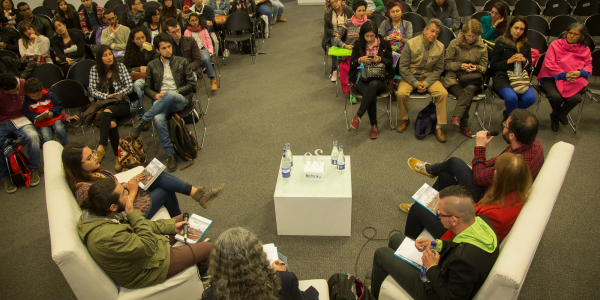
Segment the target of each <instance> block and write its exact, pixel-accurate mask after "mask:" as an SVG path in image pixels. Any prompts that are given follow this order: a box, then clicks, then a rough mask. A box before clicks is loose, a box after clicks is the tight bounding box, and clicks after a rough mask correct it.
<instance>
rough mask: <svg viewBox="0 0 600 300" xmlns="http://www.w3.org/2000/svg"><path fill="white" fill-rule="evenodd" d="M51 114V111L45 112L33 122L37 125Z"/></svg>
mask: <svg viewBox="0 0 600 300" xmlns="http://www.w3.org/2000/svg"><path fill="white" fill-rule="evenodd" d="M49 113H50V111H49V110H47V111H45V112H43V113H41V114H39V115H37V116H36V117H35V119H34V120H33V124H37V123H38V122H39V121H41V120H43V119H45V118H46V117H47V116H48V114H49Z"/></svg>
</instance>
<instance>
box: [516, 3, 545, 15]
mask: <svg viewBox="0 0 600 300" xmlns="http://www.w3.org/2000/svg"><path fill="white" fill-rule="evenodd" d="M541 12H542V9H541V8H540V5H539V4H537V2H535V1H533V0H519V2H517V3H516V4H515V9H514V10H513V12H512V15H513V16H529V15H539V14H540V13H541Z"/></svg>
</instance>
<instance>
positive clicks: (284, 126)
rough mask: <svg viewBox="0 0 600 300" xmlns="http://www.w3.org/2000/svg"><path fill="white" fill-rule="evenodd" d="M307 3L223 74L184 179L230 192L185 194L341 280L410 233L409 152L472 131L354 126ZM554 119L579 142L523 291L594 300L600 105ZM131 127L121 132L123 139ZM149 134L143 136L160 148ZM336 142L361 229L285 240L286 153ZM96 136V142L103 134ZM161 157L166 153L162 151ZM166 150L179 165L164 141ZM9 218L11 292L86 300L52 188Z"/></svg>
mask: <svg viewBox="0 0 600 300" xmlns="http://www.w3.org/2000/svg"><path fill="white" fill-rule="evenodd" d="M294 4H295V3H288V4H286V12H285V14H284V17H285V18H287V19H288V22H287V23H278V24H277V25H275V26H274V28H273V30H272V38H271V39H269V40H267V42H266V43H265V44H264V47H263V49H262V50H261V52H263V53H266V54H264V55H260V56H259V57H258V60H257V62H256V64H252V62H251V59H250V56H248V55H243V56H242V55H237V54H232V55H231V57H230V58H229V61H228V63H227V65H226V66H224V67H223V68H222V75H223V77H222V79H221V89H220V90H218V91H217V92H216V93H213V94H212V95H211V101H210V106H209V109H208V115H207V116H206V123H207V126H208V128H207V136H206V143H205V146H204V149H202V150H201V151H200V152H199V157H198V158H197V159H196V163H195V164H194V165H193V166H192V167H190V168H189V169H187V170H185V171H177V172H175V173H174V174H175V175H176V176H179V177H180V178H181V179H183V180H186V181H188V182H190V183H192V184H195V185H200V186H207V187H215V186H217V185H218V184H219V183H221V182H224V183H225V191H224V192H223V194H222V195H221V196H220V197H219V198H218V199H217V200H215V201H214V202H213V204H212V205H211V206H210V207H209V208H208V209H207V210H204V209H202V208H201V207H199V206H198V205H197V204H195V203H194V202H193V201H192V200H191V198H189V197H186V196H181V195H180V196H179V201H180V205H181V208H182V210H183V211H188V212H190V213H197V214H200V215H202V216H205V217H207V218H209V219H212V220H214V224H213V226H211V228H210V230H209V231H208V232H207V233H206V235H207V236H208V237H210V238H211V239H212V240H215V239H216V238H217V237H218V235H219V234H220V233H221V232H223V231H224V230H226V229H227V228H230V227H232V226H244V227H247V228H249V229H251V230H252V231H254V232H255V233H256V234H257V235H258V236H259V237H260V238H261V240H262V241H263V242H264V243H275V245H276V246H277V247H278V249H279V251H280V252H282V253H284V254H285V255H287V257H288V258H289V263H290V268H291V270H292V271H293V272H295V273H296V275H297V276H298V277H299V278H300V279H312V278H324V279H327V278H328V277H329V276H330V275H332V274H334V273H337V272H349V273H354V272H355V261H356V258H357V254H358V252H359V250H360V249H361V247H362V246H363V244H364V243H365V242H366V241H367V239H366V238H364V237H363V235H362V232H363V228H365V227H368V226H371V227H374V228H376V230H377V238H386V237H387V236H388V233H389V232H390V231H391V230H394V229H397V230H402V231H403V230H404V224H405V220H406V215H405V214H404V213H402V212H400V211H399V210H398V204H400V203H402V202H410V196H411V195H412V194H413V193H414V192H415V191H416V190H417V189H418V188H419V187H420V186H421V185H422V184H423V183H424V182H428V183H430V184H431V183H433V181H432V180H431V179H429V178H426V177H424V176H421V175H418V174H416V173H414V172H412V171H410V170H409V169H408V167H407V164H406V160H407V159H408V158H409V157H411V156H414V157H417V158H420V159H423V160H426V161H429V162H438V161H441V160H443V159H444V158H445V157H446V156H447V155H448V154H449V153H450V152H451V151H452V150H453V149H454V148H456V147H457V146H458V145H459V144H460V143H461V142H462V141H463V140H464V139H465V138H464V137H463V136H462V135H461V134H460V132H459V130H458V128H456V127H453V126H446V127H445V132H446V135H447V138H448V142H447V143H445V144H440V143H439V142H437V141H436V139H435V137H434V136H430V137H428V138H426V139H425V140H423V141H418V140H417V139H416V138H415V137H414V129H413V128H414V127H412V126H411V127H410V129H409V130H407V132H406V133H403V134H400V133H396V131H390V130H389V129H388V128H389V127H387V124H386V123H387V121H388V120H387V117H386V116H385V115H384V114H383V113H381V112H380V115H379V124H380V127H381V129H380V136H379V138H378V139H377V140H370V139H369V138H368V134H369V128H368V127H369V126H368V122H367V119H368V117H366V116H365V119H364V121H365V122H363V125H362V126H361V127H360V129H359V130H358V131H347V130H346V125H345V123H344V115H343V107H344V100H343V98H342V97H337V98H336V97H335V95H334V90H335V86H334V84H333V83H331V82H330V81H329V80H328V79H327V76H326V75H324V74H323V50H322V48H321V37H322V34H323V7H322V6H318V7H317V6H295V5H294ZM203 100H204V102H205V103H206V101H205V100H206V99H204V98H203ZM394 104H395V103H394ZM426 104H427V103H426V101H410V103H409V115H410V117H411V118H413V119H414V118H416V115H417V113H418V111H419V110H420V109H422V108H423V107H425V105H426ZM454 105H455V101H453V100H449V103H448V111H449V112H450V113H449V115H450V114H451V112H452V110H453V109H454ZM381 107H382V108H383V102H382V103H381ZM502 107H503V103H500V102H499V101H496V103H495V105H494V109H495V114H494V122H493V123H494V125H493V126H494V127H495V129H499V128H500V125H499V123H500V118H501V114H500V112H501V110H502V109H503V108H502ZM394 109H396V107H395V108H394ZM488 109H489V107H488ZM473 110H474V107H473V109H472V111H471V113H473ZM549 113H550V107H549V105H548V102H547V100H545V99H544V100H543V102H542V105H541V107H540V113H539V119H540V133H539V139H540V140H541V142H542V144H543V145H544V148H545V152H546V153H547V152H548V151H549V150H550V147H551V146H552V145H553V144H554V143H556V142H558V141H565V142H568V143H572V144H574V145H575V149H576V150H575V155H574V157H573V161H572V163H571V168H570V170H569V172H568V174H567V177H566V180H565V183H564V185H563V188H562V190H561V193H560V196H559V198H558V200H557V203H556V206H555V209H554V214H553V216H552V218H551V219H550V221H549V223H548V226H547V228H546V232H545V234H544V236H543V238H542V240H541V243H540V245H539V248H538V252H537V254H536V256H535V259H534V261H533V263H532V265H531V268H530V269H529V273H528V276H527V278H526V281H525V284H524V286H523V289H522V291H521V294H520V299H594V298H596V297H597V292H596V291H595V289H594V288H593V286H596V285H597V280H598V277H599V276H600V272H599V271H598V267H597V265H598V263H599V262H600V261H599V260H598V258H597V255H595V254H594V253H595V252H596V251H594V249H593V246H594V243H593V242H591V238H592V237H594V236H598V235H599V234H600V232H599V230H598V228H599V227H598V226H596V222H597V221H598V200H599V197H598V185H597V178H596V176H597V175H598V172H597V171H593V170H598V169H600V162H599V161H598V159H596V157H597V150H598V149H599V147H598V146H599V142H598V131H597V130H598V128H597V125H598V124H599V122H600V105H598V104H596V103H592V102H590V101H589V100H588V101H587V102H586V103H585V107H584V113H583V118H582V121H581V123H580V129H579V131H578V133H577V134H573V132H572V131H571V130H570V129H568V128H567V127H565V126H562V125H561V128H560V131H559V132H552V131H551V130H550V120H549ZM470 126H471V128H472V129H473V130H474V131H477V130H479V129H480V127H479V125H478V124H477V122H476V120H475V118H471V120H470ZM130 128H131V127H125V128H121V135H122V136H124V135H125V134H126V133H127V131H128V130H130ZM149 135H150V133H149V132H146V133H144V134H143V137H144V138H145V140H146V141H148V142H149V139H150V136H149ZM69 139H70V140H71V141H84V139H83V137H82V135H81V133H78V134H77V135H75V136H73V135H69ZM333 140H337V141H338V142H339V143H340V144H342V145H344V148H345V153H346V154H347V155H350V156H351V157H352V170H353V172H352V177H353V179H352V184H353V209H352V212H353V215H352V236H351V237H307V236H278V235H277V231H276V223H275V212H274V206H273V192H274V188H275V181H276V176H278V166H279V160H280V156H281V149H282V147H283V146H284V144H285V143H286V142H289V143H291V146H292V149H293V152H294V153H295V154H296V155H300V154H303V153H304V152H308V151H311V152H313V151H314V150H315V149H318V148H320V149H323V150H324V152H325V153H327V154H328V153H329V151H331V150H330V149H331V143H332V141H333ZM88 141H89V144H94V145H95V143H96V142H95V141H93V142H92V141H91V138H90V136H88ZM148 144H149V143H147V144H146V146H147V147H148V146H149V145H148ZM474 145H475V141H474V140H469V141H466V142H465V143H464V144H463V145H462V146H460V147H459V148H458V149H457V150H456V151H455V152H454V154H453V156H457V157H460V158H462V159H464V160H465V161H468V162H470V160H471V159H472V155H473V147H474ZM505 147H506V144H505V142H504V141H503V140H502V139H501V138H496V139H494V141H492V143H491V144H490V146H489V149H488V156H489V157H491V156H493V155H497V154H498V153H500V152H501V151H502V150H503V149H504V148H505ZM147 153H148V154H149V156H150V157H153V156H155V148H154V147H153V148H152V149H150V150H149V151H147ZM156 157H158V158H159V159H161V160H163V161H165V160H166V155H165V153H164V151H163V150H162V149H161V150H160V151H158V154H157V155H156ZM113 161H114V157H113V156H112V154H107V156H106V157H105V161H103V162H102V166H103V167H105V168H107V169H109V170H114V169H113ZM590 170H592V171H590ZM0 219H1V220H2V221H3V223H4V224H5V225H4V226H2V228H1V229H0V243H1V245H2V247H0V262H1V265H2V272H0V282H1V283H2V284H1V285H0V294H1V295H2V298H4V299H73V298H75V297H74V295H73V293H72V292H71V289H70V288H69V286H68V284H67V282H66V281H65V279H64V277H63V276H62V274H61V272H60V270H59V268H58V267H57V266H56V264H55V263H54V262H53V261H52V259H51V256H50V239H49V233H48V221H47V214H46V204H45V196H44V184H43V183H42V184H40V185H39V186H37V187H33V188H19V190H18V191H17V192H16V193H15V194H12V195H8V194H6V193H5V192H4V191H0ZM574 232H580V233H575V234H574ZM371 234H372V233H371ZM386 245H387V243H386V242H385V241H383V240H379V241H373V242H370V243H369V244H368V245H367V246H366V247H365V248H364V250H363V252H362V255H361V256H360V260H359V262H358V266H357V267H358V274H357V275H358V276H359V277H364V276H365V275H366V274H368V273H370V270H371V263H372V257H373V252H374V251H375V250H376V249H377V248H378V247H382V246H386Z"/></svg>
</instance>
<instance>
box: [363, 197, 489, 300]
mask: <svg viewBox="0 0 600 300" xmlns="http://www.w3.org/2000/svg"><path fill="white" fill-rule="evenodd" d="M439 196H440V202H439V210H438V213H437V215H438V217H439V218H440V220H441V222H442V224H443V225H444V228H446V229H448V230H450V231H452V232H453V233H454V234H455V235H456V236H455V237H454V238H453V239H452V240H451V241H445V240H437V246H436V247H435V249H434V248H432V247H431V242H432V241H431V240H428V239H425V238H420V239H418V240H416V241H415V247H416V248H417V249H418V251H420V252H423V256H422V258H421V259H422V261H423V268H424V269H425V270H426V276H427V279H428V280H429V281H430V282H429V283H426V282H423V281H422V280H421V278H420V274H421V271H420V270H419V269H417V268H415V267H414V266H412V265H411V264H409V263H407V262H405V261H404V260H402V259H400V258H398V257H396V256H395V255H394V252H395V251H396V249H398V247H399V246H400V244H401V243H402V242H403V241H404V239H405V236H404V235H403V234H395V235H393V236H392V237H391V238H390V241H389V244H388V247H383V248H379V249H377V251H375V255H374V257H373V273H372V283H371V292H372V293H373V295H374V296H375V299H377V298H379V292H380V289H381V284H382V283H383V281H384V280H385V278H386V277H387V276H388V275H390V276H392V278H394V280H395V281H396V282H397V283H398V284H399V285H400V286H401V287H402V288H403V289H404V290H405V291H407V292H408V293H409V294H410V295H411V296H412V297H413V298H414V299H423V300H424V299H451V298H454V299H472V298H473V297H474V296H475V294H477V291H479V288H481V286H482V285H483V283H484V282H485V279H486V278H487V276H488V274H489V272H490V270H491V269H492V267H493V266H494V263H495V262H496V259H497V258H498V254H499V249H498V246H499V242H498V238H497V236H496V233H495V232H494V226H493V224H492V222H490V220H489V219H488V218H487V217H485V216H476V215H475V211H476V208H475V203H474V202H473V195H472V194H471V192H470V191H469V190H468V189H467V188H465V187H463V186H452V187H448V188H445V189H443V190H442V191H440V195H439ZM432 252H433V253H432Z"/></svg>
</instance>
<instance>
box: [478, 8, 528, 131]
mask: <svg viewBox="0 0 600 300" xmlns="http://www.w3.org/2000/svg"><path fill="white" fill-rule="evenodd" d="M528 29H529V23H528V22H527V19H526V18H525V17H523V16H514V17H513V18H512V19H511V20H510V23H509V24H508V28H507V29H506V32H504V35H503V36H500V37H498V38H497V39H496V45H494V49H493V51H492V57H491V58H490V59H489V60H490V69H491V71H492V74H493V76H494V77H493V82H494V83H493V86H492V88H493V89H494V91H496V92H497V93H498V94H500V97H502V99H504V105H505V106H506V110H505V111H504V112H503V118H502V121H503V122H504V121H506V119H508V116H510V113H511V112H512V111H513V109H515V108H523V109H525V108H528V107H530V106H531V105H532V104H533V103H535V92H534V91H533V88H532V87H530V88H527V89H525V88H523V87H521V88H522V89H520V90H519V93H517V91H515V90H514V89H513V88H512V87H511V85H510V80H509V79H508V73H507V72H508V71H514V70H515V62H516V63H518V64H520V65H521V68H522V69H523V70H525V71H527V74H529V75H530V76H531V45H530V44H529V41H528V40H527V30H528Z"/></svg>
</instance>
